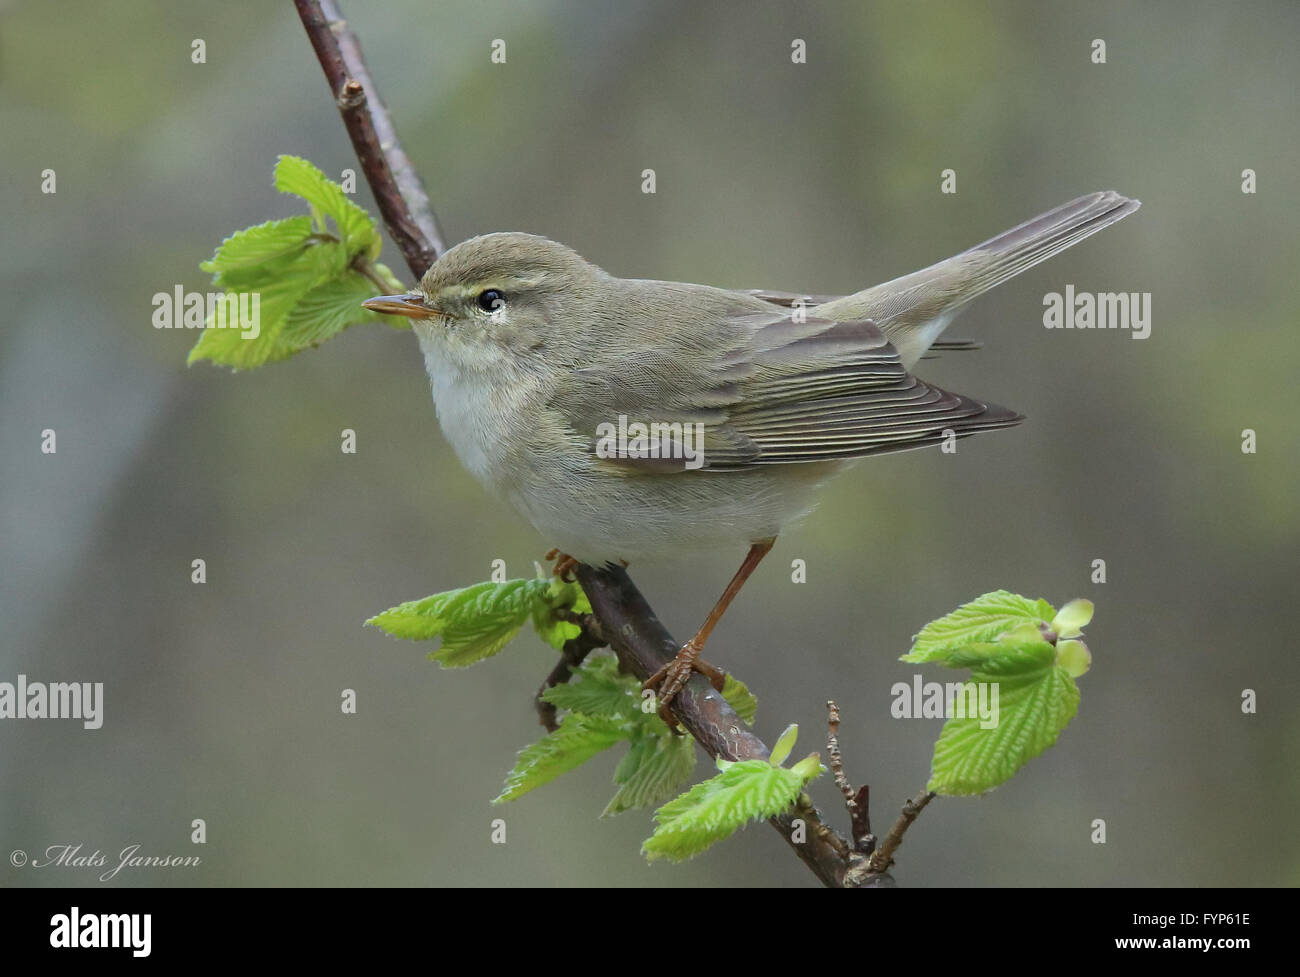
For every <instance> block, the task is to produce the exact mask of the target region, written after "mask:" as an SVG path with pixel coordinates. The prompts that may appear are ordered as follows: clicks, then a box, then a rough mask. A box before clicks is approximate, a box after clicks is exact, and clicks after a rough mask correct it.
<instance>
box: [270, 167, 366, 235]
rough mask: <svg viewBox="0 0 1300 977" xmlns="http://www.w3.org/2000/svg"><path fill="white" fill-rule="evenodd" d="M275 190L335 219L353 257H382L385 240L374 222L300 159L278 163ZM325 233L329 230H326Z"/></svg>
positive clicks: (326, 178)
mask: <svg viewBox="0 0 1300 977" xmlns="http://www.w3.org/2000/svg"><path fill="white" fill-rule="evenodd" d="M275 188H276V189H277V190H279V191H280V192H281V193H292V194H294V195H295V196H298V197H301V198H302V199H303V200H305V201H307V203H309V204H311V205H312V207H313V208H317V209H319V210H320V211H322V212H323V213H324V214H325V215H326V216H328V217H330V218H332V219H333V221H334V223H335V225H336V226H337V228H338V231H339V235H338V236H339V238H340V239H341V240H342V242H343V246H344V248H345V249H346V250H347V252H348V253H349V254H350V255H355V254H364V255H366V256H367V257H369V258H377V257H379V248H380V246H381V243H382V242H381V241H380V238H379V233H378V232H377V231H376V230H375V224H374V221H372V220H371V219H370V215H369V214H367V213H366V212H365V210H364V209H362V208H361V207H358V206H357V205H356V204H354V203H353V202H352V201H351V200H349V199H348V196H347V194H345V193H344V192H343V188H342V187H341V186H339V185H338V184H337V183H335V182H334V181H333V180H331V179H330V178H329V177H327V176H326V175H325V174H324V173H322V172H321V171H320V170H318V169H317V168H316V167H315V166H313V165H312V164H311V163H309V162H307V160H305V159H302V158H301V157H298V156H281V157H280V158H279V161H278V162H277V163H276V164H275ZM320 230H321V231H326V230H327V229H326V228H324V227H322V228H320Z"/></svg>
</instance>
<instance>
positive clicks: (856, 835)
mask: <svg viewBox="0 0 1300 977" xmlns="http://www.w3.org/2000/svg"><path fill="white" fill-rule="evenodd" d="M826 710H827V712H828V714H829V716H828V719H827V722H826V725H827V727H828V730H827V734H826V755H827V756H828V757H829V758H830V764H831V773H832V774H833V775H834V777H835V786H836V787H838V788H839V789H840V793H841V794H843V795H844V807H845V809H846V810H847V811H848V812H849V823H850V825H851V829H852V831H851V833H852V836H853V848H854V850H856V851H859V852H862V853H863V854H866V855H870V854H871V850H872V848H873V847H874V846H875V839H874V838H873V837H872V836H871V813H870V809H869V808H868V806H867V805H868V799H869V798H870V796H871V795H870V791H869V789H868V787H867V785H866V784H863V785H862V786H861V787H860V788H859V789H858V790H857V791H854V789H853V784H851V783H850V782H849V777H848V774H846V773H845V772H844V757H843V755H842V754H841V753H840V740H839V731H840V707H839V706H837V705H836V704H835V702H834V700H833V699H827V700H826Z"/></svg>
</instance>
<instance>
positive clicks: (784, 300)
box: [745, 288, 984, 360]
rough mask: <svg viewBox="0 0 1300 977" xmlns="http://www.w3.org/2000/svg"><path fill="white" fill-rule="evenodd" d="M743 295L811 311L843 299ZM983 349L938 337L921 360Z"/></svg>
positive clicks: (765, 292)
mask: <svg viewBox="0 0 1300 977" xmlns="http://www.w3.org/2000/svg"><path fill="white" fill-rule="evenodd" d="M745 294H746V295H752V296H754V298H756V299H762V300H763V301H764V302H771V303H772V304H773V305H776V306H780V307H781V308H783V309H792V308H795V307H796V306H798V307H800V308H806V309H811V308H812V307H813V306H815V305H822V304H823V303H826V302H835V301H838V300H839V299H842V298H844V297H845V296H843V295H809V294H807V293H805V292H779V291H775V290H773V289H770V288H749V289H746V290H745ZM983 348H984V344H983V343H981V342H978V341H977V340H974V339H956V338H953V339H945V338H942V337H940V338H939V339H936V340H935V341H934V342H933V343H931V344H930V348H929V350H928V351H927V352H926V353H925V355H924V356H922V357H921V359H923V360H935V359H938V358H939V357H938V354H939V353H954V352H956V353H959V352H966V351H969V350H975V349H983Z"/></svg>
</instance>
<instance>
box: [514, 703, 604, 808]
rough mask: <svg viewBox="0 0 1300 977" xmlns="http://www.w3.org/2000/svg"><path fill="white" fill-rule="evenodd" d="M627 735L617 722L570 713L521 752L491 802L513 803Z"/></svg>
mask: <svg viewBox="0 0 1300 977" xmlns="http://www.w3.org/2000/svg"><path fill="white" fill-rule="evenodd" d="M628 732H629V727H628V724H627V723H625V722H621V721H619V720H615V719H600V718H596V717H593V716H583V715H580V714H578V713H576V712H574V713H569V715H567V716H565V717H564V719H562V720H561V721H560V726H559V728H558V729H557V730H556V731H555V732H553V733H551V734H550V735H549V736H545V737H543V738H542V739H540V740H538V741H537V742H536V743H534V744H532V745H531V746H527V747H525V748H524V749H523V750H521V751H520V753H519V758H518V759H517V760H516V761H515V766H514V769H512V770H511V771H510V773H509V774H507V775H506V783H505V787H504V788H503V789H502V791H501V793H500V794H499V795H498V796H497V797H496V798H495V799H494V800H493V802H492V803H494V804H502V803H504V802H506V801H513V800H514V799H515V798H516V797H519V796H521V795H523V794H526V793H528V792H529V791H530V790H532V789H533V788H535V787H540V786H541V785H542V784H545V783H548V782H550V781H552V780H554V779H555V778H556V777H558V776H560V774H562V773H567V772H568V771H570V770H572V769H573V768H574V767H577V766H580V765H581V764H583V763H585V762H586V761H588V760H590V759H591V758H592V757H593V756H595V755H596V754H597V753H600V752H601V751H603V750H607V749H609V748H610V747H611V746H613V745H614V744H615V743H617V742H619V740H623V739H626V738H627V737H628Z"/></svg>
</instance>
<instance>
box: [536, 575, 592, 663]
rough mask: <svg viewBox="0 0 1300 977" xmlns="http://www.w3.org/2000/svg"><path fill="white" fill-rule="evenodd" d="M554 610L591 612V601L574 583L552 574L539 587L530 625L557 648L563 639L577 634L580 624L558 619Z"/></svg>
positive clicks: (572, 612) (569, 638) (561, 646)
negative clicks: (547, 583) (546, 583)
mask: <svg viewBox="0 0 1300 977" xmlns="http://www.w3.org/2000/svg"><path fill="white" fill-rule="evenodd" d="M539 579H540V578H539ZM557 611H566V612H568V613H570V614H590V613H591V602H590V601H588V600H587V595H586V594H585V593H583V591H582V588H581V587H580V586H578V584H577V583H568V582H566V581H563V580H561V579H560V578H559V577H556V576H552V577H550V586H548V587H547V588H546V589H544V590H540V591H538V592H537V595H536V597H535V598H534V602H533V629H534V630H535V631H536V632H537V635H538V637H540V638H541V639H542V640H543V641H545V642H546V643H547V644H548V645H550V646H551V647H552V648H554V649H555V650H556V651H559V650H560V649H561V648H563V647H564V643H565V642H566V641H569V640H571V639H573V638H576V637H577V636H578V633H579V632H580V631H581V628H579V627H578V625H576V624H574V623H572V622H571V621H562V620H560V619H559V618H558V617H556V612H557Z"/></svg>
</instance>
